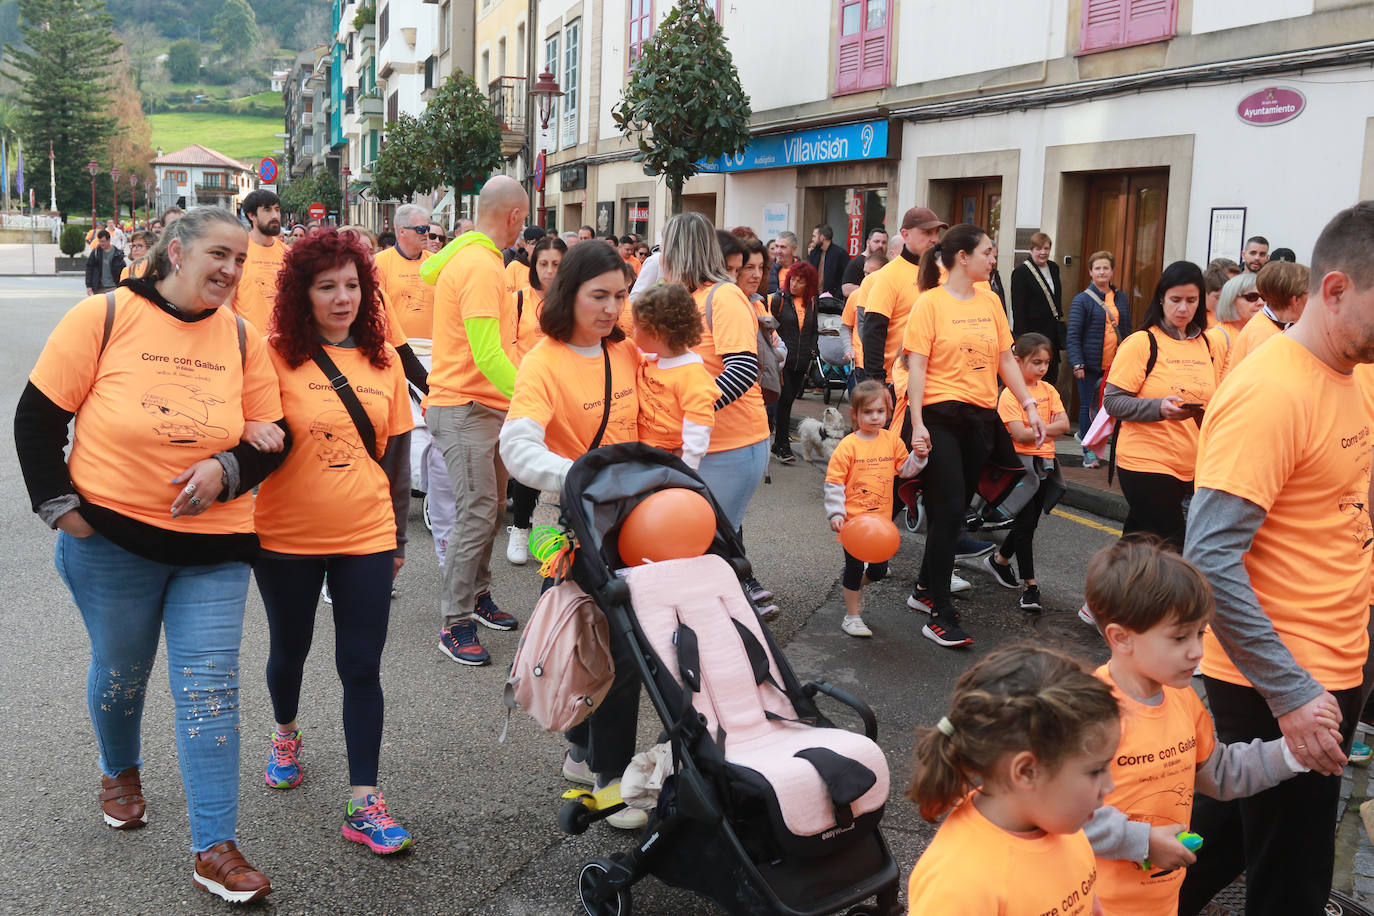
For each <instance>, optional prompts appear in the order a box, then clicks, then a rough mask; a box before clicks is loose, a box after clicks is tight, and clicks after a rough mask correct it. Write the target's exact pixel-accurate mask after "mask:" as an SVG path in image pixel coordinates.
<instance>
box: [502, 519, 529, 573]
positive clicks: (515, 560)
mask: <svg viewBox="0 0 1374 916" xmlns="http://www.w3.org/2000/svg"><path fill="white" fill-rule="evenodd" d="M506 533H507V534H508V535H510V540H509V541H507V542H506V560H507V561H509V562H510V564H511V565H512V566H524V565H525V564H526V563H528V562H529V559H530V529H528V528H517V527H515V526H514V525H511V526H510V527H508V528H507V529H506Z"/></svg>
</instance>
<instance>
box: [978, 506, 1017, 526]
mask: <svg viewBox="0 0 1374 916" xmlns="http://www.w3.org/2000/svg"><path fill="white" fill-rule="evenodd" d="M982 522H983V524H982V525H981V526H980V528H979V530H981V531H1001V530H1003V529H1004V528H1010V527H1011V526H1012V525H1013V524H1015V523H1016V519H1014V518H1012V517H1011V516H1009V515H1007V514H1006V513H1005V512H1003V511H1002V510H1001V509H992V510H989V513H988V514H987V515H984V516H983V517H982Z"/></svg>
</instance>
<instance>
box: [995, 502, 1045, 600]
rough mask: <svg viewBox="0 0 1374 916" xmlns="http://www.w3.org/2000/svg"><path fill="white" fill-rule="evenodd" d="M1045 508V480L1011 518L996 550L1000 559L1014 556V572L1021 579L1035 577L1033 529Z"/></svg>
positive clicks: (1038, 522) (1037, 524) (1038, 523)
mask: <svg viewBox="0 0 1374 916" xmlns="http://www.w3.org/2000/svg"><path fill="white" fill-rule="evenodd" d="M1044 509H1045V482H1044V481H1041V482H1040V486H1038V487H1036V489H1035V493H1034V494H1033V495H1032V496H1031V498H1030V502H1028V503H1026V504H1025V505H1024V506H1022V507H1021V511H1020V512H1018V513H1016V518H1014V519H1012V523H1011V530H1010V531H1008V532H1007V537H1006V540H1004V541H1003V542H1002V546H1001V547H1000V548H998V550H997V552H998V553H999V554H1000V555H1001V557H1002V559H1004V560H1009V559H1011V557H1012V555H1013V554H1015V556H1016V574H1017V575H1018V576H1020V577H1021V578H1022V579H1034V578H1035V550H1034V541H1035V529H1036V528H1037V527H1038V526H1039V525H1040V513H1041V512H1043V511H1044Z"/></svg>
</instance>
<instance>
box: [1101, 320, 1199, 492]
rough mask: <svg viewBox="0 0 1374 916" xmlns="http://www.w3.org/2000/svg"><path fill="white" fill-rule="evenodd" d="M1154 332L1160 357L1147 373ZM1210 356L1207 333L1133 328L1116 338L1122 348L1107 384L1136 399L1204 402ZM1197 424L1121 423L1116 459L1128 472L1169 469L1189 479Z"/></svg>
mask: <svg viewBox="0 0 1374 916" xmlns="http://www.w3.org/2000/svg"><path fill="white" fill-rule="evenodd" d="M1146 334H1154V336H1155V341H1156V343H1157V344H1158V346H1159V358H1158V359H1157V360H1156V361H1155V367H1154V369H1152V370H1151V371H1150V374H1149V375H1148V376H1147V375H1146V374H1145V364H1146V362H1148V361H1149V358H1150V341H1149V340H1148V339H1147V338H1146V337H1145V335H1146ZM1219 363H1220V360H1217V359H1215V357H1214V356H1213V353H1212V348H1211V345H1210V339H1209V338H1208V336H1207V335H1206V334H1199V335H1198V336H1197V337H1194V338H1192V339H1190V340H1177V339H1175V338H1173V337H1171V336H1169V335H1168V334H1165V333H1164V332H1162V331H1159V332H1158V333H1156V329H1151V330H1149V331H1137V332H1136V333H1134V334H1132V335H1131V336H1130V337H1127V338H1126V339H1125V340H1123V341H1122V342H1121V350H1120V351H1119V352H1118V353H1117V356H1116V359H1115V360H1114V361H1113V362H1112V368H1111V371H1110V372H1108V373H1107V383H1108V384H1110V385H1115V386H1116V387H1118V388H1120V389H1121V390H1123V391H1130V392H1133V393H1134V394H1135V395H1136V397H1140V398H1163V397H1167V396H1169V395H1176V396H1178V397H1180V398H1182V399H1183V403H1185V404H1197V403H1201V404H1207V403H1208V402H1209V401H1211V400H1212V397H1213V396H1214V395H1215V394H1216V387H1217V382H1216V373H1217V369H1216V367H1217V365H1219ZM1197 440H1198V425H1197V422H1196V421H1195V420H1193V419H1192V418H1187V419H1183V420H1159V421H1158V422H1155V423H1123V424H1121V432H1120V434H1119V437H1118V441H1117V446H1116V463H1117V465H1118V466H1120V467H1123V468H1125V469H1126V470H1128V471H1145V472H1148V473H1151V474H1168V475H1169V476H1170V477H1176V478H1178V479H1179V480H1185V481H1186V480H1192V479H1193V470H1194V466H1195V465H1196V464H1197Z"/></svg>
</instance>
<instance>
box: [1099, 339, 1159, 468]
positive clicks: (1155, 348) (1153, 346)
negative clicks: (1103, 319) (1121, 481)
mask: <svg viewBox="0 0 1374 916" xmlns="http://www.w3.org/2000/svg"><path fill="white" fill-rule="evenodd" d="M1140 333H1142V334H1144V335H1145V339H1146V340H1148V341H1149V342H1150V355H1149V357H1147V358H1146V360H1145V374H1144V375H1143V376H1141V379H1140V387H1141V388H1144V387H1145V379H1147V378H1149V377H1150V373H1151V372H1153V371H1154V368H1155V363H1157V362H1159V341H1157V340H1155V334H1154V331H1151V330H1150V329H1149V328H1146V329H1145V330H1143V331H1141V332H1140ZM1137 393H1139V389H1137ZM1101 409H1103V410H1106V407H1105V406H1104V407H1102V408H1101ZM1123 422H1124V421H1122V420H1117V421H1116V424H1115V425H1114V426H1113V427H1112V453H1111V455H1110V456H1109V457H1108V458H1107V486H1111V485H1112V477H1113V476H1115V474H1116V440H1117V438H1118V437H1119V436H1120V435H1121V424H1122V423H1123Z"/></svg>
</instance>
